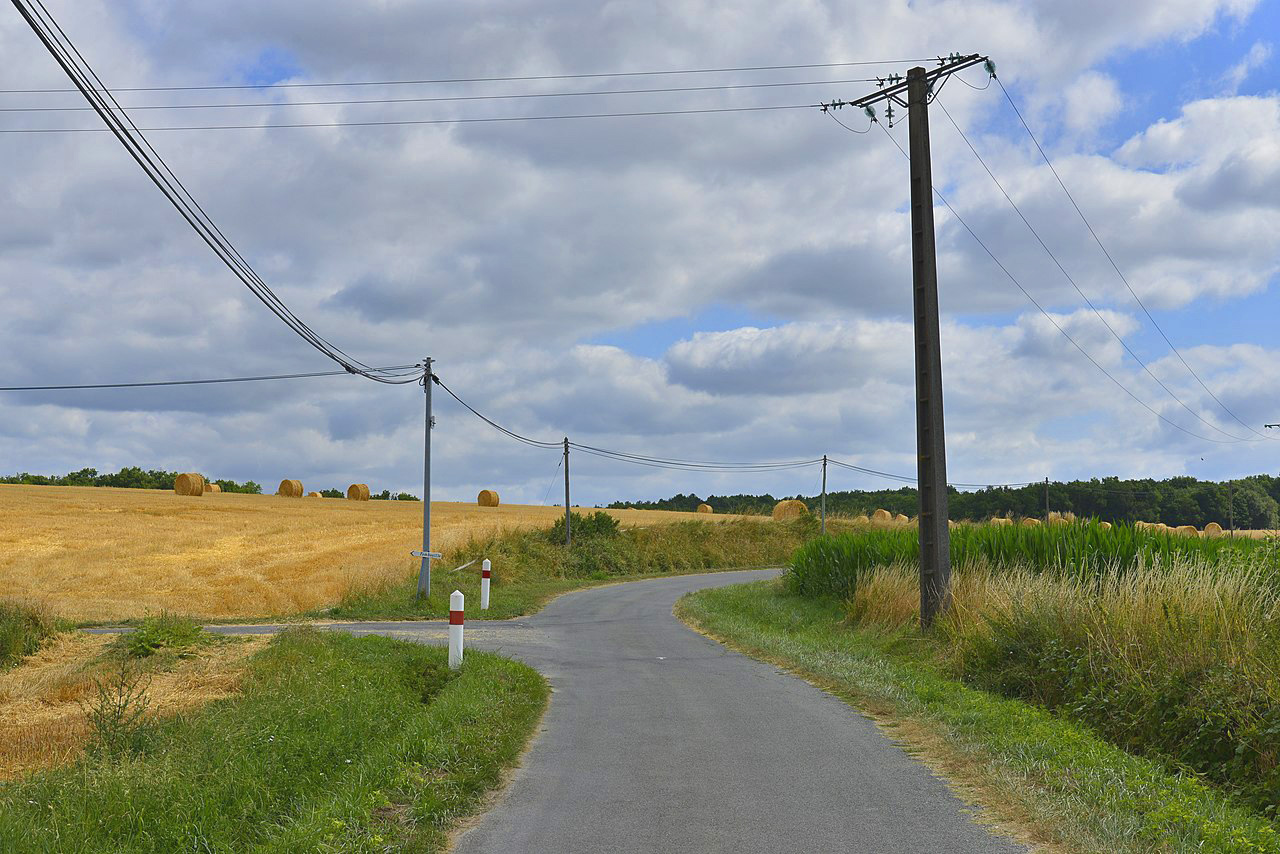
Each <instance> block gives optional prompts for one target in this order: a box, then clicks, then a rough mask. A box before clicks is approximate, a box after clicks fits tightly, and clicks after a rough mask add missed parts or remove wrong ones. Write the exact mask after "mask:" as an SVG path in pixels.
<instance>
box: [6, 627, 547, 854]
mask: <svg viewBox="0 0 1280 854" xmlns="http://www.w3.org/2000/svg"><path fill="white" fill-rule="evenodd" d="M446 656H447V652H446V651H445V650H444V649H441V648H435V647H428V646H421V645H418V644H413V643H406V642H402V641H396V640H392V639H389V638H382V637H363V638H354V637H350V636H347V635H343V634H339V633H332V634H331V633H327V632H320V631H316V630H312V629H295V630H291V631H289V632H286V633H284V634H282V635H280V636H279V637H278V638H276V639H275V640H274V641H273V642H272V644H271V645H270V646H268V647H267V648H266V649H265V650H263V651H262V652H260V653H258V654H257V655H256V656H255V657H254V659H253V660H252V663H251V668H250V672H249V674H248V676H247V677H246V680H245V683H244V691H243V693H242V694H241V695H240V696H238V697H236V698H233V699H229V700H224V701H218V702H215V703H213V704H210V705H209V706H207V707H205V708H204V709H202V710H200V711H199V712H196V713H193V714H190V715H183V716H180V717H177V718H173V719H170V720H167V721H164V722H159V723H152V731H151V732H150V733H149V734H148V738H147V739H146V740H145V748H144V750H143V752H142V753H140V754H135V755H132V756H128V757H126V758H123V759H117V760H106V759H102V758H93V757H89V758H86V759H83V760H81V761H80V762H78V763H77V764H74V765H71V766H67V767H64V768H60V769H55V770H52V771H47V772H42V773H39V774H36V775H35V776H32V777H29V778H27V779H25V780H22V781H18V782H14V783H9V784H4V785H0V850H2V851H5V852H51V853H52V852H59V854H61V852H68V853H69V854H70V852H100V851H112V852H157V853H158V852H165V854H168V852H176V851H255V852H298V851H350V852H382V851H405V852H417V851H438V850H441V849H442V848H443V847H444V843H445V841H446V834H447V832H448V830H449V829H450V828H451V827H453V826H455V825H456V823H457V822H458V820H459V819H460V818H462V817H464V816H465V815H467V814H469V813H471V812H473V811H475V810H476V809H477V808H478V807H479V806H480V805H481V802H482V799H483V797H484V795H485V793H486V792H487V791H489V790H490V789H492V788H493V787H495V786H496V785H498V784H499V783H500V781H501V776H502V774H503V772H504V769H506V768H508V767H510V766H511V765H512V764H513V763H514V762H515V761H516V759H517V758H518V756H519V754H520V752H521V750H522V749H523V745H524V744H525V742H526V741H527V739H528V737H529V735H530V734H531V732H532V731H533V728H534V726H535V725H536V723H537V721H538V719H539V717H540V716H541V713H542V710H543V708H544V707H545V704H546V701H547V695H548V691H547V685H546V683H545V681H544V680H543V679H542V677H540V676H539V675H538V674H537V673H535V672H534V671H533V670H531V669H529V668H528V667H526V666H524V665H522V664H519V663H516V662H513V661H510V660H507V659H503V658H499V657H497V656H494V655H487V654H484V653H479V652H468V653H467V658H466V662H465V664H464V666H463V668H462V670H461V671H460V673H459V674H458V675H454V674H452V673H451V672H450V671H449V670H448V669H447V667H446Z"/></svg>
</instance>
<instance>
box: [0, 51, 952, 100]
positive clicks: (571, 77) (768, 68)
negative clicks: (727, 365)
mask: <svg viewBox="0 0 1280 854" xmlns="http://www.w3.org/2000/svg"><path fill="white" fill-rule="evenodd" d="M929 61H930V60H928V59H880V60H862V61H858V62H818V63H808V64H804V65H745V66H738V67H730V68H685V69H677V70H665V71H612V72H597V73H587V74H537V75H525V76H508V77H441V78H435V79H426V80H361V81H354V82H352V81H345V82H343V81H337V82H315V83H259V84H213V85H205V86H121V87H117V88H116V89H115V91H116V92H196V91H205V92H207V91H214V90H227V89H240V90H244V89H308V88H320V87H335V86H416V85H429V84H442V83H516V82H530V81H539V80H588V79H601V78H606V77H658V76H665V75H680V74H727V73H731V72H738V71H793V70H798V69H812V68H851V67H854V66H868V65H903V64H907V63H912V62H929ZM75 91H77V90H76V89H0V94H32V95H35V94H47V93H52V92H75Z"/></svg>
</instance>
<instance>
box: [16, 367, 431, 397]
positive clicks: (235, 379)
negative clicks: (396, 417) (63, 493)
mask: <svg viewBox="0 0 1280 854" xmlns="http://www.w3.org/2000/svg"><path fill="white" fill-rule="evenodd" d="M406 368H412V369H414V374H415V376H416V375H418V374H420V373H421V366H420V365H397V366H394V367H388V368H378V369H377V370H379V371H388V372H391V371H397V372H398V371H402V370H404V369H406ZM350 375H351V372H350V371H345V370H343V371H311V372H310V373H304V374H273V375H270V376H257V377H219V378H217V379H208V380H160V381H156V382H126V383H89V384H84V385H28V386H0V391H78V390H84V389H103V388H156V387H159V386H181V385H215V384H219V383H253V382H263V381H265V380H298V379H306V378H310V377H338V376H350ZM397 375H401V376H403V374H397Z"/></svg>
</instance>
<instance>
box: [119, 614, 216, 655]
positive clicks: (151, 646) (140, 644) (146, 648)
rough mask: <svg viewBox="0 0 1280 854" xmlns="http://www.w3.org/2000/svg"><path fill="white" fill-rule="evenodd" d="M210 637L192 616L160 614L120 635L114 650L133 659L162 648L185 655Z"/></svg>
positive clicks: (189, 653)
mask: <svg viewBox="0 0 1280 854" xmlns="http://www.w3.org/2000/svg"><path fill="white" fill-rule="evenodd" d="M208 639H209V635H208V633H206V632H205V631H204V629H202V628H201V627H200V624H199V623H197V622H196V621H195V620H193V619H191V618H190V617H176V616H174V615H172V614H161V615H160V616H158V617H147V618H146V619H145V620H143V621H142V624H141V625H140V626H138V628H136V629H134V630H133V631H132V632H127V633H125V634H122V635H120V637H119V638H117V639H116V642H115V649H116V650H117V651H118V652H120V653H121V654H123V655H125V656H128V657H131V658H146V657H147V656H150V655H155V654H156V653H157V652H160V651H162V650H163V651H167V652H172V653H173V654H175V655H176V656H177V657H179V658H184V657H186V656H188V655H191V654H192V650H191V648H192V647H194V646H197V645H199V644H201V643H204V642H206V641H207V640H208Z"/></svg>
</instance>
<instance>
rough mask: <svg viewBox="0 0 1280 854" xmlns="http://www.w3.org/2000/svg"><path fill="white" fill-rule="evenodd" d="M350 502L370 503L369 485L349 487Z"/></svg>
mask: <svg viewBox="0 0 1280 854" xmlns="http://www.w3.org/2000/svg"><path fill="white" fill-rule="evenodd" d="M347 500H348V501H368V500H369V484H367V483H353V484H351V485H350V486H348V487H347Z"/></svg>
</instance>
